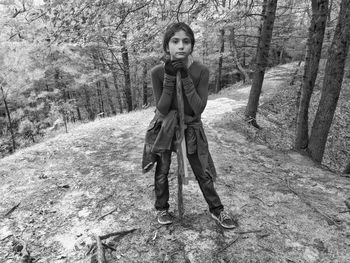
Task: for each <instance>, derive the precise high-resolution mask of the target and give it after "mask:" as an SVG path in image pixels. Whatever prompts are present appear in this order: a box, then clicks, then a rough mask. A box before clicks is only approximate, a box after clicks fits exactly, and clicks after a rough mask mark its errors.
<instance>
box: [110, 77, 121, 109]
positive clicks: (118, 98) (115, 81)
mask: <svg viewBox="0 0 350 263" xmlns="http://www.w3.org/2000/svg"><path fill="white" fill-rule="evenodd" d="M112 74H113V83H114V88H115V90H116V94H117V95H116V96H117V102H118V104H119V113H123V101H122V98H121V96H120V91H119V87H118V78H117V73H116V72H115V71H113V72H112Z"/></svg>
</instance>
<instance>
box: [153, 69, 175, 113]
mask: <svg viewBox="0 0 350 263" xmlns="http://www.w3.org/2000/svg"><path fill="white" fill-rule="evenodd" d="M151 77H152V87H153V93H154V97H155V100H156V108H157V109H158V111H159V112H160V113H162V114H163V115H167V114H168V112H169V110H170V107H171V103H172V100H173V96H174V93H175V85H176V77H173V76H169V75H167V74H165V73H164V78H162V74H160V70H159V68H155V69H153V70H152V71H151Z"/></svg>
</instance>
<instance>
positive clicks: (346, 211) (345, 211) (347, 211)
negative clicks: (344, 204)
mask: <svg viewBox="0 0 350 263" xmlns="http://www.w3.org/2000/svg"><path fill="white" fill-rule="evenodd" d="M339 213H350V210H344V211H340V212H339Z"/></svg>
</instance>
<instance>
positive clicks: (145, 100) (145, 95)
mask: <svg viewBox="0 0 350 263" xmlns="http://www.w3.org/2000/svg"><path fill="white" fill-rule="evenodd" d="M142 80H143V85H142V106H143V107H146V106H147V105H148V87H147V64H146V63H145V64H143V71H142Z"/></svg>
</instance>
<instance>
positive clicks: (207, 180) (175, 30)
mask: <svg viewBox="0 0 350 263" xmlns="http://www.w3.org/2000/svg"><path fill="white" fill-rule="evenodd" d="M194 43H195V38H194V34H193V31H192V29H191V28H190V27H189V26H188V25H187V24H185V23H174V24H171V25H170V26H169V27H168V28H167V29H166V32H165V34H164V39H163V49H164V51H165V52H166V53H167V55H168V56H169V57H170V58H169V59H168V60H166V62H165V64H161V65H158V66H155V67H154V68H153V69H152V71H151V76H152V86H153V92H154V96H155V101H156V114H155V117H154V118H153V120H152V121H151V123H150V125H149V127H148V129H147V133H146V140H145V148H144V155H143V164H142V165H143V171H144V172H147V171H149V170H150V169H151V168H152V166H153V164H154V163H157V164H156V169H155V177H154V179H155V195H156V202H155V208H156V210H157V211H158V213H157V215H158V216H157V219H158V222H159V223H160V224H171V223H172V222H173V220H172V216H171V215H170V214H169V212H168V209H169V203H168V201H169V184H168V174H169V168H170V163H171V152H172V150H174V147H173V145H174V140H175V138H174V135H175V129H176V125H177V111H176V110H177V98H176V73H177V72H178V71H179V72H180V73H181V81H182V87H183V101H184V112H185V124H186V127H187V128H186V130H185V141H186V148H187V158H188V161H189V163H190V165H191V168H192V170H193V173H194V175H195V177H196V179H197V181H198V183H199V187H200V189H201V191H202V193H203V196H204V198H205V200H206V202H207V203H208V205H209V211H210V213H211V215H212V217H213V218H214V219H215V220H217V221H218V222H219V223H220V225H221V226H223V227H224V228H235V227H236V224H235V222H234V220H233V219H232V218H231V217H230V215H229V214H228V213H227V212H225V210H224V206H223V205H222V203H221V200H220V198H219V196H218V194H217V192H216V190H215V188H214V182H213V178H215V177H216V171H215V167H214V164H213V161H212V158H211V156H210V153H209V149H208V142H207V139H206V136H205V133H204V129H203V124H202V122H201V114H202V112H203V111H204V109H205V106H206V103H207V99H208V84H209V70H208V68H207V67H206V66H204V65H203V64H201V63H200V62H197V61H193V60H192V58H191V56H190V55H191V53H192V51H193V47H194Z"/></svg>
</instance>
